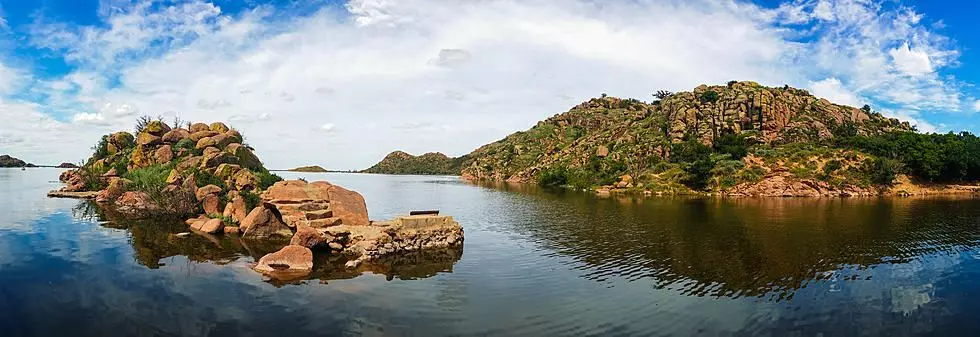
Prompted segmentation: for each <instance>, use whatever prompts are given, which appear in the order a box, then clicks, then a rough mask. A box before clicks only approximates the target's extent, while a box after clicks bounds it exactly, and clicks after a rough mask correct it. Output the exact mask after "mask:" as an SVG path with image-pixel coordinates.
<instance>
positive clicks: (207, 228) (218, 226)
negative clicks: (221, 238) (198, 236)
mask: <svg viewBox="0 0 980 337" xmlns="http://www.w3.org/2000/svg"><path fill="white" fill-rule="evenodd" d="M191 228H193V229H195V230H198V231H201V232H205V233H208V234H217V233H222V232H224V228H225V223H224V222H221V219H208V220H205V221H198V222H195V223H194V224H193V225H191Z"/></svg>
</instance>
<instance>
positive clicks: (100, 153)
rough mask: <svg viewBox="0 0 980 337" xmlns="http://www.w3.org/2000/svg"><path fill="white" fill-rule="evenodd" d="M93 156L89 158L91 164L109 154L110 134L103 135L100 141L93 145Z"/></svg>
mask: <svg viewBox="0 0 980 337" xmlns="http://www.w3.org/2000/svg"><path fill="white" fill-rule="evenodd" d="M92 151H93V153H92V157H91V159H89V164H91V163H93V162H95V161H96V160H99V159H102V158H105V157H108V156H109V135H104V136H102V138H101V139H99V142H98V143H96V144H95V146H93V147H92Z"/></svg>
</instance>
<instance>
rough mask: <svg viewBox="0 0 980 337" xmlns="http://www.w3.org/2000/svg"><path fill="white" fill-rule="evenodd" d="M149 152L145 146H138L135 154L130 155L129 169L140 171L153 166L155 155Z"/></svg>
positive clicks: (134, 150) (134, 151)
mask: <svg viewBox="0 0 980 337" xmlns="http://www.w3.org/2000/svg"><path fill="white" fill-rule="evenodd" d="M148 151H150V150H148V149H147V148H146V147H144V146H143V145H136V148H134V149H133V154H131V155H129V169H130V170H132V169H138V168H142V167H147V166H150V165H152V164H153V155H152V153H148Z"/></svg>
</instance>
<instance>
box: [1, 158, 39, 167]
mask: <svg viewBox="0 0 980 337" xmlns="http://www.w3.org/2000/svg"><path fill="white" fill-rule="evenodd" d="M0 167H34V164H30V163H28V162H25V161H23V160H20V159H17V158H14V157H11V156H8V155H0Z"/></svg>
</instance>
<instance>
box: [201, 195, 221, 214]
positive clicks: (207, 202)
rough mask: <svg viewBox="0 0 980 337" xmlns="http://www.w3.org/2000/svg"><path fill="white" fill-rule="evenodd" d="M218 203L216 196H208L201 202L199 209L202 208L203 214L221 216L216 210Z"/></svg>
mask: <svg viewBox="0 0 980 337" xmlns="http://www.w3.org/2000/svg"><path fill="white" fill-rule="evenodd" d="M219 201H220V200H219V199H218V195H217V194H209V195H207V196H205V197H204V200H201V207H202V208H204V214H208V215H211V214H221V211H220V210H218V206H219V205H218V203H219Z"/></svg>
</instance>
